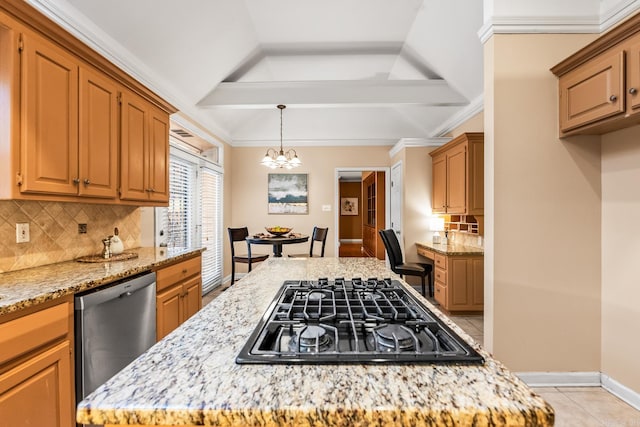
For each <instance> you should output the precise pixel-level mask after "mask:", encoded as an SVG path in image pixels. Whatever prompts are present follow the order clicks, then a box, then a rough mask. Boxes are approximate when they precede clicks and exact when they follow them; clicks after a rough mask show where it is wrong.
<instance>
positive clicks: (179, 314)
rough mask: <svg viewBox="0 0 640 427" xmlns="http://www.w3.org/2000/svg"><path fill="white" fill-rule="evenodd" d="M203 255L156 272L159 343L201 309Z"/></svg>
mask: <svg viewBox="0 0 640 427" xmlns="http://www.w3.org/2000/svg"><path fill="white" fill-rule="evenodd" d="M201 265H202V256H200V255H198V256H196V257H194V258H190V259H188V260H185V261H182V262H179V263H176V264H173V265H170V266H168V267H164V268H162V269H159V270H158V271H156V290H157V291H156V292H157V295H156V339H157V340H158V341H160V340H161V339H162V338H164V337H165V336H167V335H168V334H169V333H170V332H171V331H173V330H174V329H176V328H177V327H178V326H180V325H181V324H182V323H184V321H185V320H187V319H188V318H190V317H191V316H193V315H194V314H195V313H197V312H198V311H199V310H200V309H201V308H202V275H201V271H202V266H201Z"/></svg>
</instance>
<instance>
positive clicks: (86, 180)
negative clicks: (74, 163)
mask: <svg viewBox="0 0 640 427" xmlns="http://www.w3.org/2000/svg"><path fill="white" fill-rule="evenodd" d="M82 182H84V185H89V184H91V181H89V179H87V178H85V179H84V181H82Z"/></svg>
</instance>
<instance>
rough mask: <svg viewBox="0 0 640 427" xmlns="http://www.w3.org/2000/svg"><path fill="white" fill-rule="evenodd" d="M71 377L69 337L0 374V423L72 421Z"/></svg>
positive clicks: (23, 425) (54, 425)
mask: <svg viewBox="0 0 640 427" xmlns="http://www.w3.org/2000/svg"><path fill="white" fill-rule="evenodd" d="M72 378H73V377H72V375H71V348H70V345H69V341H64V342H62V343H60V344H58V345H56V346H54V347H52V348H50V349H48V350H45V351H43V352H42V353H40V354H38V355H36V356H35V357H32V358H29V359H28V360H26V361H25V362H24V363H22V364H19V365H17V366H16V367H15V368H13V369H11V370H10V371H7V372H5V373H4V374H2V375H0V414H2V416H1V417H0V427H27V426H38V427H70V426H72V425H74V418H75V417H74V413H73V412H74V404H73V401H74V399H73V394H72V393H73V387H72Z"/></svg>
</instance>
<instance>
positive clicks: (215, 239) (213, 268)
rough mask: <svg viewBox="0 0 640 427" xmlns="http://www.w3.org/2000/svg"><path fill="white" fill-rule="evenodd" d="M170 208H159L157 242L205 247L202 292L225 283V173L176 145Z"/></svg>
mask: <svg viewBox="0 0 640 427" xmlns="http://www.w3.org/2000/svg"><path fill="white" fill-rule="evenodd" d="M169 189H170V197H169V207H167V208H156V242H157V243H158V244H159V245H161V246H167V247H171V248H183V247H203V248H206V250H205V251H204V252H203V253H202V292H203V293H207V292H208V291H210V290H211V289H213V288H215V287H216V286H218V285H220V284H222V269H223V265H222V254H223V248H222V242H223V238H222V170H221V168H220V167H219V166H217V165H216V164H214V163H212V162H210V161H208V160H206V159H204V158H202V157H200V156H197V155H195V154H194V153H190V152H186V151H184V150H183V149H181V148H179V147H177V146H175V145H173V144H172V146H171V151H170V156H169Z"/></svg>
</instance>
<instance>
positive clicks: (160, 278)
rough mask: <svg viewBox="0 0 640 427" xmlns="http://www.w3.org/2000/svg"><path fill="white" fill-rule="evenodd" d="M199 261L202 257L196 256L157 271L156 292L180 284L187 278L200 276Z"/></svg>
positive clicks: (200, 262)
mask: <svg viewBox="0 0 640 427" xmlns="http://www.w3.org/2000/svg"><path fill="white" fill-rule="evenodd" d="M201 260H202V257H200V256H197V257H195V258H191V259H188V260H186V261H183V262H179V263H177V264H174V265H170V266H169V267H165V268H162V269H160V270H158V271H157V272H156V281H157V283H156V290H157V291H161V290H162V289H164V288H166V287H168V286H171V285H173V284H175V283H177V282H180V281H181V280H184V279H186V278H187V277H191V276H195V275H196V274H200V270H201V268H202V267H201V264H202V261H201Z"/></svg>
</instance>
